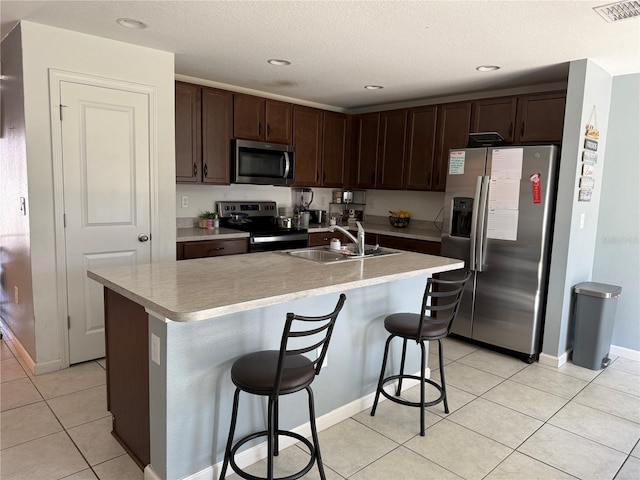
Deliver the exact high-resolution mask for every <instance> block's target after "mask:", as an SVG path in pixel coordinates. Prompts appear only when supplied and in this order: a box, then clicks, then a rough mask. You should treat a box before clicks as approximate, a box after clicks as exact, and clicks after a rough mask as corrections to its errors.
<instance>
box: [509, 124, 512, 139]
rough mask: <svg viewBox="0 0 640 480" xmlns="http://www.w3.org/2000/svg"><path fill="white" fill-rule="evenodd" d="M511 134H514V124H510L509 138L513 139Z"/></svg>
mask: <svg viewBox="0 0 640 480" xmlns="http://www.w3.org/2000/svg"><path fill="white" fill-rule="evenodd" d="M511 134H513V122H511V123H510V124H509V137H511Z"/></svg>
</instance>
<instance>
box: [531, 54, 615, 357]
mask: <svg viewBox="0 0 640 480" xmlns="http://www.w3.org/2000/svg"><path fill="white" fill-rule="evenodd" d="M611 83H612V79H611V75H609V74H608V73H607V72H605V71H604V70H603V69H601V68H600V67H599V66H598V65H596V64H595V63H593V62H592V61H590V60H578V61H574V62H571V65H570V68H569V84H568V87H567V103H566V110H565V119H564V132H563V137H562V153H561V159H560V172H559V176H558V200H557V206H556V220H555V227H554V235H553V246H552V254H551V268H550V271H549V277H550V278H549V295H548V299H547V312H546V317H545V318H546V319H545V327H544V339H543V346H542V350H543V353H545V354H546V355H549V356H551V357H556V358H559V357H562V356H563V355H564V353H565V352H566V351H567V350H568V349H569V348H571V346H572V345H573V331H572V328H573V322H572V318H571V316H572V313H573V312H572V308H571V307H572V295H573V286H574V285H576V284H577V283H580V282H585V281H590V280H591V275H592V267H593V257H594V252H595V243H596V233H597V225H598V207H599V204H600V197H601V188H602V168H603V167H604V165H605V163H606V162H605V150H606V148H605V147H606V143H607V142H606V140H607V124H608V120H609V101H610V97H611ZM594 106H595V107H596V112H597V118H598V128H599V130H600V141H599V144H598V165H597V169H596V186H595V188H594V191H593V197H592V200H591V201H590V202H578V183H579V179H580V173H581V169H582V152H583V150H584V138H585V137H584V135H585V131H586V125H587V124H588V123H589V122H590V118H591V115H592V112H593V108H594ZM581 215H584V218H585V222H584V228H580V217H581Z"/></svg>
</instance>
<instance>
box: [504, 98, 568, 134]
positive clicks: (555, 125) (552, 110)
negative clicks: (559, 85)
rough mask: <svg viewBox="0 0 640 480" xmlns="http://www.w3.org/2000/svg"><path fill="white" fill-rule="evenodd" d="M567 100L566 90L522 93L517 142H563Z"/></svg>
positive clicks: (517, 124) (517, 120) (519, 105)
mask: <svg viewBox="0 0 640 480" xmlns="http://www.w3.org/2000/svg"><path fill="white" fill-rule="evenodd" d="M565 102H566V93H565V92H553V93H542V94H532V95H521V96H520V97H519V98H518V115H517V119H516V127H517V128H516V143H518V144H523V143H544V142H549V143H558V142H561V141H562V130H563V128H564V109H565Z"/></svg>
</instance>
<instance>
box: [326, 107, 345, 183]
mask: <svg viewBox="0 0 640 480" xmlns="http://www.w3.org/2000/svg"><path fill="white" fill-rule="evenodd" d="M346 164H347V116H346V115H345V114H344V113H335V112H324V135H323V143H322V185H323V186H325V187H340V188H342V187H344V186H345V168H346Z"/></svg>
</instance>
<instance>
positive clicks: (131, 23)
mask: <svg viewBox="0 0 640 480" xmlns="http://www.w3.org/2000/svg"><path fill="white" fill-rule="evenodd" d="M116 23H117V24H118V25H120V26H121V27H125V28H133V29H135V30H141V29H143V28H148V27H149V25H147V24H146V23H144V22H141V21H139V20H134V19H133V18H119V19H117V20H116Z"/></svg>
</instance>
